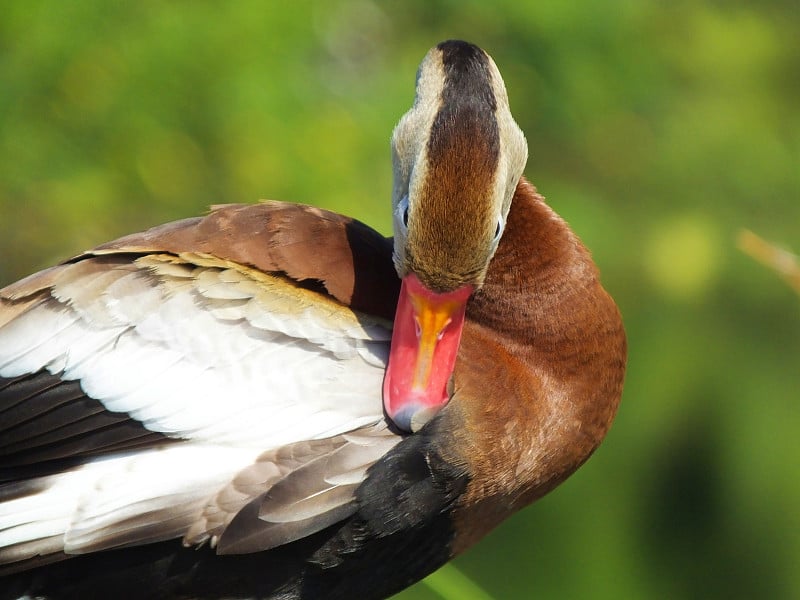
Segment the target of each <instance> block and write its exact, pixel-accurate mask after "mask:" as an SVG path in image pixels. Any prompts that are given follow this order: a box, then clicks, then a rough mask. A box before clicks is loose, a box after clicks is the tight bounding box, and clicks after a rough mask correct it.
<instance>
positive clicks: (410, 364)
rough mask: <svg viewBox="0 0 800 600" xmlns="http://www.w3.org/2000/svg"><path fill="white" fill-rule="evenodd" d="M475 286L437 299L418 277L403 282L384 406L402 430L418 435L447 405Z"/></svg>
mask: <svg viewBox="0 0 800 600" xmlns="http://www.w3.org/2000/svg"><path fill="white" fill-rule="evenodd" d="M472 291H473V287H472V286H471V285H465V286H462V287H460V288H458V289H456V290H454V291H452V292H446V293H437V292H433V291H431V290H429V289H428V288H426V287H425V286H424V285H423V284H422V283H421V282H420V280H419V279H418V278H417V276H416V275H414V274H413V273H411V274H409V275H407V276H406V277H405V278H404V279H403V285H402V287H401V288H400V298H399V299H398V301H397V313H396V314H395V319H394V332H393V334H392V348H391V350H390V352H389V366H388V367H387V369H386V377H385V378H384V380H383V406H384V408H385V410H386V414H387V415H388V416H389V418H390V419H391V420H392V421H393V422H394V424H395V425H397V427H399V428H400V429H404V430H405V431H417V430H419V429H420V428H421V427H422V426H423V425H424V424H425V423H427V422H428V421H429V420H430V419H431V418H432V417H433V415H435V414H436V413H437V412H439V410H440V409H441V408H442V407H443V406H444V405H445V404H447V400H448V394H447V382H448V381H449V379H450V376H451V375H452V374H453V368H454V367H455V362H456V355H457V353H458V344H459V342H460V341H461V331H462V330H463V328H464V312H465V311H466V307H467V300H468V299H469V297H470V294H472Z"/></svg>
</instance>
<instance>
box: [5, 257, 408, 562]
mask: <svg viewBox="0 0 800 600" xmlns="http://www.w3.org/2000/svg"><path fill="white" fill-rule="evenodd" d="M93 260H95V259H88V260H85V261H81V262H79V263H77V264H75V265H66V266H64V267H63V268H62V269H61V271H60V272H56V273H55V275H53V276H51V277H52V278H53V281H54V283H53V285H52V287H51V288H49V292H50V297H49V298H48V299H45V300H44V301H42V302H31V303H30V306H29V308H27V309H26V310H24V311H22V312H21V313H20V314H18V315H16V316H14V317H13V318H12V319H11V320H10V321H8V322H5V323H4V322H3V321H2V320H0V323H3V324H2V326H0V376H3V377H15V376H19V375H23V374H25V373H33V372H36V371H38V370H40V369H42V368H46V369H47V370H49V371H50V372H52V373H59V372H63V373H64V377H65V378H66V379H79V380H80V382H81V386H82V387H83V389H84V390H85V391H86V392H87V393H88V394H89V395H90V396H92V397H93V398H95V399H97V400H99V401H100V402H102V403H103V404H104V405H105V406H106V408H108V409H109V410H113V411H122V412H127V413H128V414H130V415H131V416H132V417H133V418H136V419H138V420H140V421H141V422H142V423H143V424H144V425H145V426H146V427H147V428H149V429H151V430H152V431H160V432H164V433H167V434H170V435H174V436H178V437H182V438H185V439H186V440H187V442H186V443H185V444H181V445H175V446H166V447H162V448H154V449H149V450H146V451H140V452H124V453H119V454H116V455H111V456H108V457H105V458H101V459H96V460H93V461H92V462H89V463H87V464H85V465H83V466H81V467H78V468H75V469H73V470H70V471H68V472H65V473H59V474H55V475H51V476H48V477H44V478H41V481H40V482H41V483H43V484H45V485H43V486H42V488H43V489H42V491H40V492H38V493H34V494H31V495H26V496H22V497H19V498H16V499H14V500H11V501H7V502H4V503H2V504H0V548H2V547H8V546H12V545H15V544H24V543H25V542H30V541H33V540H37V539H39V540H43V539H46V538H49V537H52V536H58V535H63V540H64V544H63V550H64V551H65V552H67V553H81V552H83V551H86V550H87V549H88V550H92V551H94V550H97V549H100V548H103V547H113V546H114V545H115V544H118V543H119V542H118V541H117V542H115V541H114V540H115V539H116V540H120V539H123V540H127V542H126V543H146V542H149V541H156V540H157V539H166V538H169V537H181V536H182V535H184V534H185V533H186V532H187V531H188V530H189V529H190V528H191V526H192V524H193V523H194V524H195V529H194V530H193V534H194V535H192V537H193V538H194V539H195V540H197V539H198V538H199V539H203V537H204V536H203V535H202V532H201V531H198V530H197V528H196V526H197V518H198V517H199V516H200V515H201V514H202V512H203V510H204V509H205V508H206V506H207V503H208V500H209V499H210V498H212V497H214V496H215V495H216V494H218V493H219V492H220V491H221V490H222V489H224V488H225V487H226V485H229V484H230V482H231V481H232V480H233V479H234V478H235V477H236V474H237V473H238V472H240V471H241V470H243V469H246V468H247V467H248V466H249V465H252V464H253V462H254V461H255V459H256V458H257V457H258V455H259V454H261V453H262V452H263V451H265V450H268V449H275V448H279V447H281V446H283V445H287V444H291V443H293V442H296V441H300V440H309V439H322V438H326V437H331V436H334V435H337V434H340V433H345V432H352V431H356V430H358V429H359V428H362V427H368V426H371V425H374V424H375V423H378V422H380V421H381V420H382V411H381V402H380V389H381V381H382V377H383V368H384V366H385V362H386V356H387V354H388V340H389V338H390V329H389V326H388V325H387V324H385V323H381V322H380V321H378V320H376V319H371V318H368V317H365V316H363V315H357V314H355V313H353V312H352V311H350V310H348V309H346V308H344V307H342V306H340V305H338V304H337V303H335V302H333V301H327V300H325V301H320V296H318V295H316V294H314V293H313V292H309V291H307V290H303V289H298V288H295V287H293V286H291V284H289V283H287V282H285V281H284V280H282V279H281V278H279V277H272V276H269V275H266V274H263V273H260V272H252V271H249V270H247V269H246V268H241V269H238V268H236V267H232V266H231V265H230V264H225V265H220V264H213V261H207V263H208V264H204V265H195V264H188V263H186V262H183V261H182V260H177V259H175V258H173V257H161V256H148V257H143V258H140V259H138V260H137V261H136V262H135V263H130V262H127V263H126V262H124V261H122V260H120V261H118V262H117V263H114V264H110V265H109V264H105V263H103V264H91V263H92V261H93ZM112 271H113V274H112V273H111V272H112ZM90 288H92V289H94V290H96V291H97V290H99V292H98V293H87V290H89V289H90ZM23 301H24V299H23ZM381 443H382V444H384V445H385V447H387V448H388V447H390V446H391V445H393V443H388V444H387V443H386V441H385V440H384V441H383V442H381ZM368 466H369V465H368V464H367V465H364V467H363V471H362V472H361V473H360V474H355V477H353V476H350V477H347V478H346V479H347V481H353V480H357V479H358V478H359V477H363V476H364V475H363V473H364V472H365V471H366V468H367V467H368ZM262 491H263V490H262ZM147 515H153V517H154V519H156V522H155V523H152V525H154V527H152V531H147V532H145V531H142V532H141V533H140V534H137V533H136V532H135V531H134V532H125V527H126V525H125V523H126V522H127V523H134V522H136V520H137V519H140V518H141V517H143V516H144V517H146V516H147ZM158 515H160V516H158ZM167 515H170V516H169V517H167ZM158 519H161V520H162V526H161V527H160V528H159V526H158V525H159V523H158ZM167 521H169V523H167ZM102 540H105V541H102ZM131 540H132V542H131Z"/></svg>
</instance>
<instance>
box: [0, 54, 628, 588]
mask: <svg viewBox="0 0 800 600" xmlns="http://www.w3.org/2000/svg"><path fill="white" fill-rule="evenodd" d="M391 150H392V166H393V176H394V179H393V187H392V203H391V210H392V220H393V233H394V235H393V237H392V238H386V237H384V236H382V235H381V234H379V233H378V232H376V231H375V230H373V229H371V228H369V227H368V226H366V225H364V224H363V223H361V222H359V221H357V220H354V219H352V218H348V217H345V216H342V215H339V214H335V213H333V212H329V211H325V210H321V209H319V208H314V207H311V206H306V205H300V204H292V203H286V202H278V201H262V202H260V203H257V204H228V205H219V206H214V207H212V209H211V210H210V212H209V213H208V214H206V215H204V216H200V217H195V218H188V219H184V220H180V221H176V222H172V223H168V224H165V225H161V226H157V227H154V228H152V229H149V230H147V231H144V232H140V233H134V234H132V235H128V236H125V237H122V238H120V239H117V240H115V241H112V242H109V243H106V244H103V245H100V246H97V247H96V248H94V249H92V250H88V251H86V252H84V253H82V254H80V255H78V256H75V257H73V258H71V259H69V260H66V261H64V262H63V263H61V264H58V265H56V266H53V267H50V268H48V269H45V270H43V271H40V272H38V273H35V274H33V275H31V276H29V277H27V278H25V279H22V280H20V281H18V282H16V283H13V284H11V285H8V286H7V287H5V288H3V289H2V290H1V291H0V590H3V591H0V598H34V597H35V598H53V599H57V598H58V599H62V598H82V599H84V598H110V597H113V598H206V599H211V598H262V599H267V598H276V599H277V598H280V599H295V600H300V599H311V598H313V599H338V598H362V599H377V598H386V597H388V596H390V595H392V594H394V593H396V592H398V591H400V590H402V589H404V588H406V587H408V586H410V585H412V584H413V583H414V582H416V581H419V580H420V579H422V578H423V577H425V576H426V575H428V574H430V573H432V572H433V571H435V570H436V569H438V568H439V567H440V566H442V565H443V564H445V563H446V562H447V561H449V560H450V559H452V558H453V557H455V556H458V555H459V554H461V553H463V552H464V551H465V550H466V549H467V548H470V547H471V546H473V545H474V544H475V543H477V542H478V541H479V540H480V539H481V538H482V537H484V536H485V535H486V534H487V533H488V532H489V531H491V530H492V529H493V528H495V527H496V526H497V525H498V524H499V523H501V522H502V521H503V520H504V519H506V518H507V517H509V516H510V515H512V514H514V513H516V512H517V511H519V510H520V509H522V508H523V507H525V506H527V505H529V504H530V503H532V502H533V501H535V500H537V499H538V498H540V497H542V496H543V495H545V494H546V493H548V492H549V491H551V490H552V489H554V488H555V487H556V486H557V485H558V484H560V483H561V482H563V481H564V480H565V479H566V478H567V477H569V476H570V475H571V474H572V473H573V472H575V470H576V469H578V467H580V466H581V465H582V464H583V463H584V462H585V461H586V460H587V459H588V458H589V457H590V455H591V454H592V453H593V452H594V451H595V449H596V448H597V447H598V445H599V444H600V443H601V441H602V440H603V438H604V437H605V435H606V433H607V432H608V430H609V428H610V426H611V423H612V421H613V419H614V416H615V414H616V412H617V408H618V405H619V402H620V397H621V394H622V387H623V380H624V375H625V365H626V356H627V346H626V336H625V332H624V328H623V324H622V319H621V316H620V313H619V310H618V308H617V306H616V304H615V303H614V301H613V299H612V298H611V296H610V295H609V294H608V293H607V292H606V291H605V289H604V288H603V286H602V284H601V282H600V276H599V271H598V269H597V267H596V265H595V264H594V262H593V260H592V258H591V256H590V253H589V251H588V250H587V249H586V247H585V246H584V245H583V244H582V243H581V241H580V240H579V238H578V237H577V235H576V234H575V233H574V232H573V231H572V230H571V229H570V227H569V226H568V225H567V223H566V222H565V221H564V220H563V219H562V218H561V217H559V216H558V215H557V214H556V213H555V212H554V211H553V209H551V208H550V207H549V206H548V204H547V203H546V202H545V200H544V198H543V197H542V196H541V195H540V194H539V193H538V192H537V190H536V188H535V187H534V186H533V185H532V184H531V183H530V182H528V181H527V180H526V179H525V177H524V176H523V170H524V168H525V165H526V162H527V157H528V148H527V142H526V139H525V136H524V135H523V133H522V131H521V130H520V128H519V126H518V125H517V123H516V122H515V120H514V118H513V117H512V115H511V112H510V108H509V101H508V95H507V91H506V88H505V84H504V82H503V79H502V77H501V75H500V72H499V70H498V68H497V66H496V64H495V63H494V61H493V60H492V58H491V57H490V56H489V55H488V54H487V53H486V52H485V51H484V50H482V49H481V48H479V47H478V46H476V45H473V44H471V43H468V42H464V41H459V40H448V41H445V42H442V43H440V44H438V45H437V46H435V47H434V48H432V49H431V50H430V51H429V52H428V53H427V54H426V55H425V57H424V59H423V61H422V63H421V64H420V67H419V70H418V72H417V76H416V95H415V98H414V102H413V105H412V107H411V109H410V110H409V111H408V112H407V113H406V114H405V115H404V116H403V117H402V118H401V119H400V121H399V123H398V124H397V126H396V128H395V129H394V132H393V134H392V140H391Z"/></svg>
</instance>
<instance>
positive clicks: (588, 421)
mask: <svg viewBox="0 0 800 600" xmlns="http://www.w3.org/2000/svg"><path fill="white" fill-rule="evenodd" d="M511 206H512V207H511V212H510V213H509V216H508V222H507V225H506V230H505V233H504V235H503V239H502V241H501V243H500V247H499V248H498V250H497V253H496V255H495V257H494V259H493V260H492V263H491V265H490V267H489V273H488V275H487V277H486V281H485V284H484V286H483V288H482V289H481V290H480V291H479V292H478V293H477V294H476V295H475V297H474V298H473V299H472V300H471V302H470V305H469V308H468V311H467V317H468V323H467V326H466V328H465V334H464V338H463V342H462V347H461V350H460V352H459V362H458V364H457V366H456V372H455V378H454V381H455V395H454V397H453V400H452V402H451V405H450V406H449V407H448V409H451V410H448V411H447V412H449V413H450V414H448V416H447V418H448V419H449V420H451V424H450V425H451V427H450V428H451V431H452V435H453V439H452V443H451V448H453V449H454V456H453V459H454V460H458V459H459V458H460V459H461V460H463V461H464V464H466V465H469V470H470V471H471V476H472V480H471V482H470V484H469V487H468V490H467V493H466V495H465V504H468V505H471V506H472V508H469V509H465V510H482V509H480V508H479V507H481V506H484V507H488V508H486V510H488V511H489V512H493V511H496V504H493V503H492V502H491V501H489V502H484V501H485V500H488V499H489V498H491V497H492V496H494V495H497V494H500V493H502V494H503V495H504V496H505V497H506V498H508V502H507V503H505V506H506V509H511V510H515V509H516V508H519V507H521V506H524V505H525V504H527V503H528V502H530V501H531V500H533V499H535V498H537V497H539V496H541V495H543V494H545V493H546V492H547V491H549V490H550V489H552V488H553V487H555V486H556V485H557V484H558V483H560V482H561V481H563V480H564V479H565V478H566V477H567V476H568V475H569V474H570V473H572V472H573V471H575V469H577V468H578V467H579V466H580V465H581V464H582V463H583V462H584V461H585V460H586V459H587V458H588V457H589V456H590V455H591V453H592V452H593V451H594V449H595V448H596V447H597V446H598V445H599V443H600V441H601V440H602V439H603V437H604V435H605V433H606V432H607V430H608V428H609V427H610V425H611V421H612V419H613V417H614V414H615V413H616V409H617V405H618V403H619V398H620V394H621V391H622V380H623V376H624V365H625V355H626V345H625V334H624V331H623V329H622V322H621V319H620V316H619V313H618V311H617V308H616V306H615V304H614V302H613V300H611V298H610V297H609V296H608V294H607V293H606V292H605V290H604V289H603V288H602V286H601V285H600V282H599V280H598V272H597V269H596V267H595V266H594V263H593V262H592V260H591V257H590V256H589V253H588V251H587V250H586V249H585V248H584V246H583V245H582V244H581V242H580V241H579V240H578V238H577V236H575V234H574V233H572V231H571V230H570V229H569V228H568V226H567V225H566V223H565V222H564V221H563V220H562V219H561V218H560V217H558V216H557V215H556V214H555V213H554V212H553V211H552V210H551V209H550V208H549V207H548V206H547V205H546V204H545V203H544V200H543V199H542V197H541V196H539V195H538V194H537V193H536V190H535V188H534V187H533V186H532V185H531V184H529V183H528V182H527V181H525V180H524V179H523V180H522V181H520V183H519V185H518V186H517V190H516V193H515V196H514V200H513V202H512V205H511ZM473 423H475V424H476V425H477V426H476V427H474V428H473V427H472V426H471V424H473ZM462 429H463V430H462ZM466 429H469V431H466ZM492 506H495V508H491V507H492ZM495 516H496V517H497V519H498V520H499V519H500V518H502V516H501V515H499V514H497V515H495ZM480 518H481V519H483V520H484V521H485V522H486V524H487V527H491V526H492V524H493V523H492V521H493V520H494V519H493V516H492V515H491V514H481V515H480ZM477 533H478V532H476V534H477ZM471 538H472V536H468V538H465V539H463V540H461V542H460V544H461V545H462V547H466V546H468V545H469V544H470V543H471V542H472V541H474V540H472V539H471Z"/></svg>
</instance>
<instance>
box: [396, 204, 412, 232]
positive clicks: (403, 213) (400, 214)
mask: <svg viewBox="0 0 800 600" xmlns="http://www.w3.org/2000/svg"><path fill="white" fill-rule="evenodd" d="M408 213H409V207H408V196H403V197H402V198H401V199H400V201H399V202H398V203H397V206H396V207H395V209H394V218H395V227H396V228H397V229H396V231H400V232H402V233H405V232H406V231H408Z"/></svg>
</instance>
